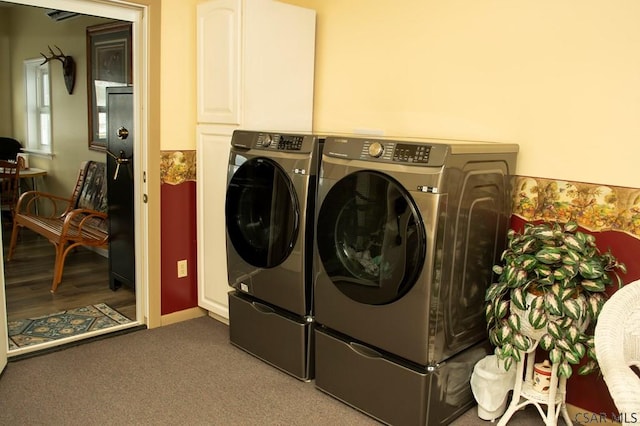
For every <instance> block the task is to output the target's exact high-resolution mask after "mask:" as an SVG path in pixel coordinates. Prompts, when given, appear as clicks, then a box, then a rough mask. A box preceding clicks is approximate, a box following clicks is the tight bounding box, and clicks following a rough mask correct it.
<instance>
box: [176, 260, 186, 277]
mask: <svg viewBox="0 0 640 426" xmlns="http://www.w3.org/2000/svg"><path fill="white" fill-rule="evenodd" d="M187 275H188V273H187V259H184V260H178V278H184V277H186V276H187Z"/></svg>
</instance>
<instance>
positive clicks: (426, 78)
mask: <svg viewBox="0 0 640 426" xmlns="http://www.w3.org/2000/svg"><path fill="white" fill-rule="evenodd" d="M284 1H286V2H287V3H292V4H297V5H301V6H305V7H310V8H313V9H316V11H317V24H318V29H317V56H316V84H315V103H314V107H315V111H314V130H315V131H317V132H335V131H344V132H353V131H356V130H358V129H364V130H379V131H382V132H383V133H384V134H385V135H387V136H391V135H398V136H426V137H439V138H463V139H483V140H494V141H501V142H503V141H504V142H516V143H519V144H520V147H521V152H520V156H519V160H518V161H519V164H518V170H517V172H518V173H519V174H522V175H532V176H540V177H552V178H558V179H568V180H576V181H586V182H595V183H607V184H613V185H621V186H633V187H638V186H639V185H640V179H639V178H638V175H637V173H635V170H636V167H637V166H635V164H636V163H637V161H638V158H640V155H639V154H640V144H639V143H638V139H639V138H640V119H639V117H640V78H638V76H640V55H638V53H637V50H638V46H640V26H638V22H639V21H640V2H638V1H637V0H613V1H610V2H603V1H601V0H566V1H562V2H558V1H554V0H543V1H530V0H491V1H489V0H403V1H401V2H398V1H395V0H376V1H370V0H349V1H344V0H284Z"/></svg>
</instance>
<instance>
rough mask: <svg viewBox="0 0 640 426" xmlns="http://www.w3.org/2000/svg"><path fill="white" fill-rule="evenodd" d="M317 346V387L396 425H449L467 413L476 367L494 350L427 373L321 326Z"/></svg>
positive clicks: (480, 349)
mask: <svg viewBox="0 0 640 426" xmlns="http://www.w3.org/2000/svg"><path fill="white" fill-rule="evenodd" d="M315 344H316V353H315V359H316V365H315V370H316V373H315V376H316V377H315V383H316V387H317V388H318V389H320V390H321V391H323V392H326V393H328V394H330V395H332V396H333V397H335V398H337V399H339V400H341V401H343V402H345V403H346V404H348V405H351V406H352V407H354V408H357V409H358V410H360V411H363V412H364V413H366V414H368V415H370V416H371V417H374V418H376V419H377V420H379V421H382V422H384V423H388V424H392V425H446V424H449V423H451V421H452V420H453V419H455V418H457V417H459V416H460V415H461V414H463V413H464V412H466V411H467V410H468V409H470V408H471V407H472V406H473V405H474V404H475V401H474V398H473V394H472V393H471V388H470V385H469V380H470V378H471V373H472V371H473V367H474V365H475V363H476V362H477V361H479V360H480V359H482V358H484V357H485V356H486V355H487V354H488V353H489V352H490V347H489V346H488V345H487V344H485V343H481V344H478V345H476V346H474V347H472V348H470V349H468V350H466V351H464V352H463V353H461V354H458V355H456V356H454V357H452V358H450V359H449V360H447V361H445V362H442V363H440V364H438V365H437V366H436V367H434V368H433V370H432V371H429V370H427V368H426V367H423V368H422V369H421V368H420V367H419V366H411V365H409V364H408V363H406V362H404V363H403V361H402V360H399V359H393V355H391V354H381V353H379V352H377V351H376V350H374V349H372V348H368V347H366V346H365V345H362V344H359V343H356V342H351V341H349V339H348V338H347V337H345V336H342V335H340V334H339V333H334V332H333V331H332V330H328V329H323V328H321V327H316V328H315Z"/></svg>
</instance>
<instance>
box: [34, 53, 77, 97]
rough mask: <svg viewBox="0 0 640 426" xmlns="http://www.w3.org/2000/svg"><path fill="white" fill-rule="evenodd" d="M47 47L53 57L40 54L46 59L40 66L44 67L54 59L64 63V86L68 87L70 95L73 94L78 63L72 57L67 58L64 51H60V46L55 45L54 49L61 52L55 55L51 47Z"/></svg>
mask: <svg viewBox="0 0 640 426" xmlns="http://www.w3.org/2000/svg"><path fill="white" fill-rule="evenodd" d="M47 47H48V48H49V52H50V53H51V56H49V57H48V56H47V55H45V54H44V53H42V52H40V54H41V55H42V57H43V58H44V62H43V63H42V64H40V65H44V64H46V63H47V62H49V61H51V60H52V59H57V60H58V61H60V62H62V74H63V75H64V85H65V86H66V87H67V92H68V93H69V94H72V93H73V86H74V85H75V83H76V61H74V60H73V58H72V57H71V56H67V55H65V54H64V53H62V49H60V48H59V47H58V46H55V45H54V47H55V48H56V49H58V51H59V52H60V53H59V54H57V53H54V52H53V49H51V46H47Z"/></svg>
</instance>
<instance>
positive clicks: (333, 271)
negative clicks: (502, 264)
mask: <svg viewBox="0 0 640 426" xmlns="http://www.w3.org/2000/svg"><path fill="white" fill-rule="evenodd" d="M517 151H518V146H517V145H515V144H498V143H482V142H465V141H444V140H384V139H376V138H366V137H342V136H331V137H327V139H326V141H325V144H324V151H323V158H322V163H321V164H322V165H321V171H320V178H319V189H318V210H317V211H318V213H317V223H316V259H315V262H314V281H315V287H314V291H315V294H314V297H315V322H316V327H315V335H316V341H315V344H316V356H315V358H316V373H315V380H316V386H317V387H318V388H319V389H321V390H323V391H325V392H327V393H329V394H331V395H333V396H335V397H336V398H338V399H341V400H343V401H344V402H346V403H348V404H351V405H353V406H354V407H356V408H358V409H360V410H362V411H364V412H366V413H368V414H369V415H371V416H373V417H375V418H377V419H378V420H380V421H383V422H385V423H390V424H394V425H396V424H422V425H424V424H429V425H432V424H446V423H448V422H450V421H451V420H452V419H453V418H455V417H456V416H458V415H459V414H461V413H462V412H464V410H466V409H468V408H469V407H470V406H471V405H472V404H473V397H472V395H471V390H470V387H469V378H470V376H471V372H472V368H473V365H474V364H475V362H477V361H478V360H479V359H481V358H483V357H484V356H485V355H486V354H487V353H489V352H490V346H489V345H488V344H487V339H486V335H487V334H486V323H485V320H484V294H485V290H486V288H487V286H488V285H489V284H490V282H491V278H492V266H493V264H494V263H495V262H496V261H497V259H498V257H499V256H500V253H501V252H502V249H503V247H504V242H505V237H506V231H507V229H508V220H509V217H510V175H511V174H512V173H513V172H514V168H515V164H516V156H517Z"/></svg>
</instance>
